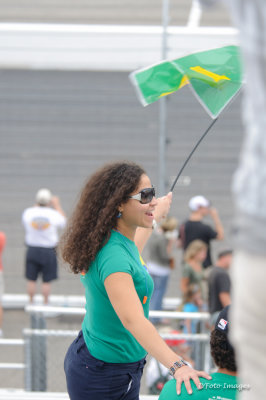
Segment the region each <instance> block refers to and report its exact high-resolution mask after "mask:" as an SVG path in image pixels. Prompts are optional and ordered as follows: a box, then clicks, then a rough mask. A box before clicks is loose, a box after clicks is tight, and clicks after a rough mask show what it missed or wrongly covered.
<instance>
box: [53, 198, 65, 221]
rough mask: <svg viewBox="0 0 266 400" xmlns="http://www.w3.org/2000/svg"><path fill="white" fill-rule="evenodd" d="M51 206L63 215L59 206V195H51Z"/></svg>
mask: <svg viewBox="0 0 266 400" xmlns="http://www.w3.org/2000/svg"><path fill="white" fill-rule="evenodd" d="M51 207H53V208H54V209H55V210H56V211H58V212H59V213H60V214H61V215H63V217H65V216H66V215H65V213H64V211H63V209H62V207H61V204H60V200H59V197H57V196H53V197H52V200H51Z"/></svg>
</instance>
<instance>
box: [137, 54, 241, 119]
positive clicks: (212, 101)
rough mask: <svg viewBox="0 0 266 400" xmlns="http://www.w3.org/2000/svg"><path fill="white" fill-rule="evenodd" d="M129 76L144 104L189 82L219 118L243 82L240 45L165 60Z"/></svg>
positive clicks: (212, 114)
mask: <svg viewBox="0 0 266 400" xmlns="http://www.w3.org/2000/svg"><path fill="white" fill-rule="evenodd" d="M130 79H131V81H132V82H133V84H134V86H135V87H136V90H137V93H138V95H139V97H140V101H141V102H142V104H143V105H145V106H146V105H148V104H151V103H153V102H155V101H156V100H158V99H160V98H161V97H163V96H167V95H169V94H171V93H174V92H176V91H177V90H179V89H181V88H182V87H183V86H185V85H187V84H189V85H190V86H191V88H192V90H193V92H194V94H195V95H196V97H197V98H198V100H199V101H200V102H201V104H202V105H203V106H204V108H205V109H206V110H207V112H208V113H209V114H210V115H211V117H212V118H216V117H217V116H218V115H219V114H220V112H221V111H222V110H223V109H224V107H225V106H226V105H227V104H228V102H229V101H230V100H231V99H232V97H233V96H234V95H235V94H236V93H237V92H238V91H239V89H240V88H241V85H242V68H241V59H240V52H239V48H238V47H237V46H226V47H222V48H218V49H213V50H208V51H202V52H198V53H194V54H190V55H188V56H185V57H182V58H178V59H176V60H172V61H163V62H161V63H159V64H155V65H152V66H150V67H147V68H143V69H140V70H138V71H135V72H133V73H132V74H131V75H130Z"/></svg>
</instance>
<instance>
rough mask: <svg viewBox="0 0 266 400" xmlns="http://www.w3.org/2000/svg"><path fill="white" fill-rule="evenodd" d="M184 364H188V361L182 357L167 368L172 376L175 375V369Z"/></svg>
mask: <svg viewBox="0 0 266 400" xmlns="http://www.w3.org/2000/svg"><path fill="white" fill-rule="evenodd" d="M184 365H188V363H187V362H186V361H185V360H183V359H182V358H180V360H179V361H175V362H174V364H173V365H172V366H171V367H170V368H169V372H170V374H171V375H172V376H174V375H175V373H176V370H178V368H181V367H183V366H184Z"/></svg>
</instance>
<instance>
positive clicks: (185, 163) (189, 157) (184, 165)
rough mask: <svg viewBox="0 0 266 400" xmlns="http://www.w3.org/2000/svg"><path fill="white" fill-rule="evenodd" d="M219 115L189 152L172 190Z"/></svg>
mask: <svg viewBox="0 0 266 400" xmlns="http://www.w3.org/2000/svg"><path fill="white" fill-rule="evenodd" d="M217 119H218V117H217V118H215V119H214V120H213V121H212V123H211V124H210V125H209V127H208V128H207V129H206V131H205V132H204V133H203V135H202V136H201V138H200V139H199V141H198V142H197V143H196V145H195V146H194V148H193V149H192V151H191V153H190V154H189V156H188V157H187V159H186V161H185V162H184V164H183V166H182V168H181V169H180V171H179V172H178V174H177V177H176V178H175V180H174V183H173V184H172V186H171V189H170V192H172V191H173V190H174V187H175V185H176V182H177V181H178V178H179V177H180V175H181V174H182V172H183V170H184V168H185V167H186V165H187V163H188V162H189V160H190V159H191V157H192V155H193V153H194V152H195V150H196V149H197V147H198V146H199V145H200V143H201V142H202V140H203V139H204V138H205V136H206V135H207V133H208V132H209V130H210V129H211V128H212V127H213V125H214V124H215V122H216V121H217Z"/></svg>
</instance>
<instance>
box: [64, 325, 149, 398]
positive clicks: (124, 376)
mask: <svg viewBox="0 0 266 400" xmlns="http://www.w3.org/2000/svg"><path fill="white" fill-rule="evenodd" d="M145 363H146V361H145V359H143V360H140V361H138V362H134V363H128V364H124V363H123V364H118V363H106V362H104V361H101V360H98V359H96V358H94V357H93V356H92V355H91V354H90V352H89V351H88V348H87V346H86V343H85V342H84V338H83V334H82V331H80V332H79V334H78V337H77V338H76V339H75V340H74V342H73V343H72V344H71V345H70V347H69V349H68V351H67V354H66V357H65V362H64V369H65V374H66V381H67V390H68V394H69V397H70V399H71V400H139V390H140V380H141V377H142V373H143V368H144V365H145Z"/></svg>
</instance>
